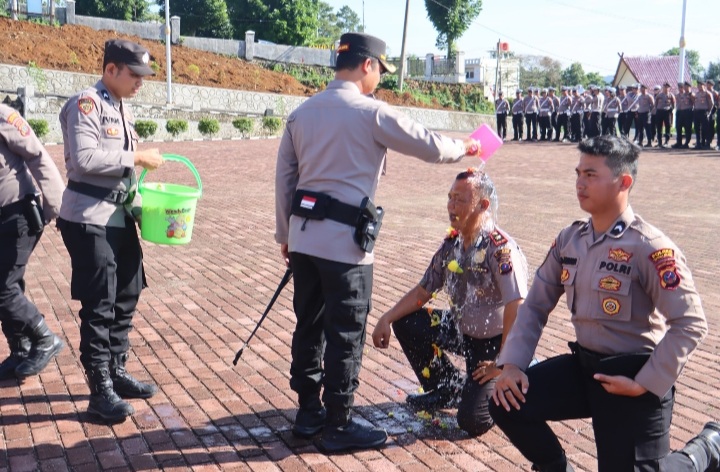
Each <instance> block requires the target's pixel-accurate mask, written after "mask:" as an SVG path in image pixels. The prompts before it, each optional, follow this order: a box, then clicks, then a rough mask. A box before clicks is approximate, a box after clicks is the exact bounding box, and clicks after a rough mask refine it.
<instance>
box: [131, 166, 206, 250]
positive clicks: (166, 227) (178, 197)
mask: <svg viewBox="0 0 720 472" xmlns="http://www.w3.org/2000/svg"><path fill="white" fill-rule="evenodd" d="M163 159H165V160H166V161H177V162H182V163H183V164H185V165H186V166H187V167H188V168H189V169H190V171H191V172H192V173H193V175H194V176H195V180H196V181H197V185H198V188H193V187H188V186H186V185H179V184H167V183H159V182H145V181H144V180H145V175H146V174H147V169H143V171H142V174H140V178H139V179H138V191H139V192H140V195H142V225H141V228H140V236H142V238H143V239H144V240H145V241H150V242H152V243H156V244H169V245H174V246H176V245H181V244H187V243H189V242H190V239H191V238H192V230H193V223H194V221H195V206H196V205H197V200H198V198H200V196H201V195H202V182H201V181H200V175H199V174H198V171H197V169H196V168H195V166H194V165H193V164H192V162H190V161H189V160H188V159H187V158H185V157H183V156H178V155H176V154H163Z"/></svg>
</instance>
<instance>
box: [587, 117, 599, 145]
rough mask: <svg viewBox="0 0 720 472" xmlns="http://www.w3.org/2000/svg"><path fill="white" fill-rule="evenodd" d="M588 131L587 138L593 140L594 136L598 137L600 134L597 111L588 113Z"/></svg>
mask: <svg viewBox="0 0 720 472" xmlns="http://www.w3.org/2000/svg"><path fill="white" fill-rule="evenodd" d="M588 124H589V127H590V128H589V129H588V132H587V135H588V138H594V137H596V136H600V133H601V123H600V112H599V111H593V112H591V113H590V119H589V121H588Z"/></svg>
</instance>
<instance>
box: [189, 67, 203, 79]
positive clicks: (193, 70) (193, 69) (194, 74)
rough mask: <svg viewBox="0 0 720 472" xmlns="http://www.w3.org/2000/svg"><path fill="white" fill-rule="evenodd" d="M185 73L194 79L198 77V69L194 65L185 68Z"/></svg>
mask: <svg viewBox="0 0 720 472" xmlns="http://www.w3.org/2000/svg"><path fill="white" fill-rule="evenodd" d="M187 72H188V75H189V76H191V77H193V78H196V79H197V78H198V77H199V76H200V68H199V67H198V66H197V65H195V64H190V65H189V66H187Z"/></svg>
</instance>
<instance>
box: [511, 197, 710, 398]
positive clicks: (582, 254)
mask: <svg viewBox="0 0 720 472" xmlns="http://www.w3.org/2000/svg"><path fill="white" fill-rule="evenodd" d="M563 293H565V296H566V300H567V305H568V308H569V310H570V312H571V319H570V320H571V322H572V324H573V326H574V327H575V334H576V336H577V340H578V342H579V343H580V345H582V346H583V347H585V348H587V349H590V350H592V351H595V352H599V353H601V354H630V353H638V352H652V354H651V356H650V359H649V360H648V362H647V363H646V364H645V365H644V366H643V368H642V369H641V370H640V371H639V372H638V374H637V375H636V376H635V381H636V382H637V383H639V384H640V385H642V386H643V387H644V388H646V389H647V390H649V391H650V392H652V393H654V394H655V395H657V396H658V397H662V396H664V395H665V394H666V393H667V392H668V391H669V390H670V388H671V387H672V386H673V384H674V383H675V381H676V380H677V378H678V376H679V375H680V372H681V371H682V368H683V366H684V365H685V363H686V362H687V360H688V357H689V356H690V354H691V353H692V352H693V350H694V349H695V348H696V347H697V345H698V344H699V343H700V341H701V340H702V338H703V337H704V336H705V334H706V333H707V329H708V328H707V322H706V320H705V314H704V312H703V309H702V306H701V303H700V296H699V295H698V293H697V291H696V290H695V284H694V283H693V279H692V275H691V274H690V269H689V268H688V266H687V263H686V261H685V257H684V256H683V254H682V252H681V251H680V250H679V249H678V248H677V246H676V245H675V244H674V243H673V242H672V241H671V240H670V238H668V237H667V236H665V235H664V234H663V233H662V232H661V231H660V230H658V229H657V228H655V227H654V226H652V225H650V224H648V223H646V222H645V221H644V220H643V219H642V218H641V217H640V216H639V215H636V214H635V213H634V212H633V210H632V208H630V207H629V206H628V208H627V209H626V210H625V211H624V212H623V213H622V214H621V215H620V217H619V218H618V219H617V221H616V222H615V224H613V225H612V226H611V227H610V229H609V230H608V231H607V232H606V233H604V234H602V235H600V236H599V237H598V238H597V239H594V237H593V228H592V220H590V221H576V222H575V223H573V224H572V225H571V226H568V227H567V228H565V229H564V230H562V231H561V232H560V234H559V235H558V237H557V239H556V240H555V242H553V244H552V247H551V248H550V251H549V252H548V255H547V256H546V258H545V262H544V263H543V264H542V266H540V268H539V269H538V270H537V273H536V275H535V279H534V280H533V284H532V287H531V288H530V293H529V294H528V297H527V299H526V300H525V303H523V304H522V305H521V306H520V309H519V311H518V316H517V319H516V321H515V324H514V325H513V328H512V330H511V332H510V334H509V335H508V338H507V341H506V342H505V347H504V348H503V351H502V353H501V354H500V358H499V361H498V364H499V365H502V364H514V365H517V366H518V367H521V368H523V369H524V368H526V367H527V366H528V364H529V363H530V360H531V359H532V355H533V352H534V351H535V348H536V346H537V344H538V340H539V338H540V335H541V331H542V329H543V327H544V326H545V325H546V324H547V320H548V316H549V314H550V312H551V311H552V310H553V309H554V308H555V306H556V305H557V302H558V300H559V299H560V296H561V295H562V294H563ZM531 388H532V387H531Z"/></svg>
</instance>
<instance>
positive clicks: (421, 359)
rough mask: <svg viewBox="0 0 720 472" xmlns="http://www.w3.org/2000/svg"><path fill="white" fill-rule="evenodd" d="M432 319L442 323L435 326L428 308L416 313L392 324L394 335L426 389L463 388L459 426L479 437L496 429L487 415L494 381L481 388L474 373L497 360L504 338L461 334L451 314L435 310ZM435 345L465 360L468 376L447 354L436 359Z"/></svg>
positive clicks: (457, 389)
mask: <svg viewBox="0 0 720 472" xmlns="http://www.w3.org/2000/svg"><path fill="white" fill-rule="evenodd" d="M433 316H434V317H436V318H438V319H439V320H440V323H439V324H436V325H435V326H433V323H432V318H431V315H430V314H429V313H428V311H427V310H426V309H420V310H417V311H415V312H413V313H411V314H409V315H407V316H405V317H404V318H401V319H399V320H398V321H396V322H395V323H393V332H394V333H395V336H396V337H397V339H398V341H399V342H400V346H401V347H402V350H403V352H404V353H405V356H406V357H407V359H408V361H409V362H410V365H411V366H412V368H413V371H414V372H415V375H416V376H417V378H418V380H419V381H420V385H422V387H423V390H425V391H426V392H430V391H432V390H435V389H436V388H438V387H445V388H447V387H449V388H451V389H455V390H456V391H460V389H462V393H461V395H460V405H459V406H458V412H457V421H458V426H459V427H460V428H461V429H463V430H464V431H466V432H467V433H468V434H470V435H471V436H479V435H481V434H483V433H485V432H487V431H488V430H489V429H490V428H492V426H493V421H492V418H490V413H489V412H488V400H489V399H490V396H491V395H492V391H493V388H494V386H495V380H494V379H493V380H490V381H488V382H485V383H484V384H482V385H480V384H479V383H478V382H477V381H475V380H473V378H472V372H473V371H474V370H475V369H476V368H477V365H478V362H480V361H489V360H493V359H495V357H497V355H498V352H500V344H501V343H502V335H499V336H495V337H493V338H489V339H477V338H472V337H470V336H465V335H460V334H459V333H458V330H457V322H456V321H455V320H454V319H452V315H450V314H449V313H447V312H443V311H440V310H433ZM433 344H435V345H436V346H438V347H439V348H440V349H443V350H446V351H448V352H452V353H453V354H457V355H459V356H463V357H465V369H466V373H467V374H466V376H463V375H462V374H461V373H460V371H459V370H458V369H457V368H456V367H455V366H454V365H453V364H452V362H450V359H448V357H447V355H444V354H441V355H439V356H436V355H435V352H434V349H433ZM426 367H427V368H429V371H430V376H429V377H425V376H424V375H423V369H425V368H426ZM463 377H464V378H463Z"/></svg>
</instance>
